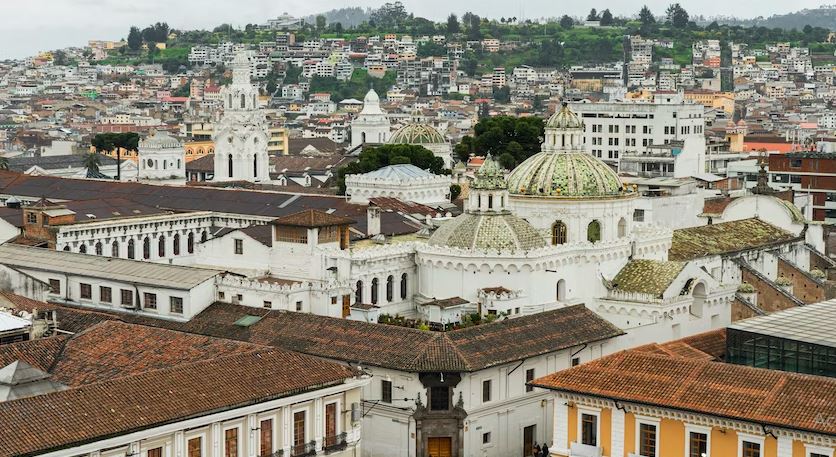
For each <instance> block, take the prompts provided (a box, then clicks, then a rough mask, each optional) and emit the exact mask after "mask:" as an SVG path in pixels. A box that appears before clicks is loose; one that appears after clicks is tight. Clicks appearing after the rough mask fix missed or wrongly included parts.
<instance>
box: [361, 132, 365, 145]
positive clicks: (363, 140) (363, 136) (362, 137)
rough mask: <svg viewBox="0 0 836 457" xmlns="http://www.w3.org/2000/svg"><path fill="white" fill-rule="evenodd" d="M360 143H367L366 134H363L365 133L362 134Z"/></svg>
mask: <svg viewBox="0 0 836 457" xmlns="http://www.w3.org/2000/svg"><path fill="white" fill-rule="evenodd" d="M360 142H361V143H365V142H366V132H363V133H361V134H360Z"/></svg>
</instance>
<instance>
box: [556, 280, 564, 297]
mask: <svg viewBox="0 0 836 457" xmlns="http://www.w3.org/2000/svg"><path fill="white" fill-rule="evenodd" d="M555 298H557V301H566V280H565V279H561V280H560V281H557V285H556V286H555Z"/></svg>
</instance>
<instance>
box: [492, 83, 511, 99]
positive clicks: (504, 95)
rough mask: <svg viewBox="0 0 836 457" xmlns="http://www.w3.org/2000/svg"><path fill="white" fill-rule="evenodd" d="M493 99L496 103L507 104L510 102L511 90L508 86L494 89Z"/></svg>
mask: <svg viewBox="0 0 836 457" xmlns="http://www.w3.org/2000/svg"><path fill="white" fill-rule="evenodd" d="M493 99H494V100H496V101H497V103H509V102H510V101H511V88H510V87H508V86H502V87H498V88H496V89H494V91H493Z"/></svg>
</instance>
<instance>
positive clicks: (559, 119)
mask: <svg viewBox="0 0 836 457" xmlns="http://www.w3.org/2000/svg"><path fill="white" fill-rule="evenodd" d="M546 128H552V129H582V128H583V121H582V120H581V118H580V117H579V116H578V115H577V114H575V112H574V111H572V110H570V109H569V106H568V105H566V104H565V103H564V104H563V106H562V107H561V108H560V109H559V110H557V112H556V113H554V114H552V116H551V117H550V118H549V120H548V121H546Z"/></svg>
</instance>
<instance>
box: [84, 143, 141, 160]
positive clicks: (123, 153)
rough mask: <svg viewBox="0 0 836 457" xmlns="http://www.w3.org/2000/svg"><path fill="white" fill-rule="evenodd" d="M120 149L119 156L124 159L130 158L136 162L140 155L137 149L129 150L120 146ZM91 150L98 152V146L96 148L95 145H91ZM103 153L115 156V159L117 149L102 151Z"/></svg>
mask: <svg viewBox="0 0 836 457" xmlns="http://www.w3.org/2000/svg"><path fill="white" fill-rule="evenodd" d="M118 149H119V150H120V151H119V153H120V154H119V157H121V158H122V160H130V161H131V162H136V161H137V160H138V159H137V155H138V154H137V151H129V150H127V149H123V148H118ZM90 152H96V148H94V147H93V146H90ZM102 154H103V155H106V156H108V157H113V158H114V159H115V158H116V156H117V154H116V149H113V150H112V151H104V152H102Z"/></svg>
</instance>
